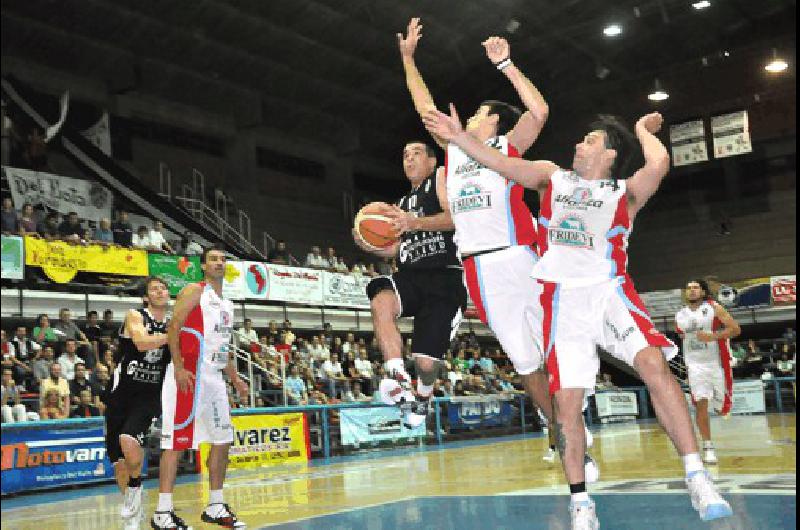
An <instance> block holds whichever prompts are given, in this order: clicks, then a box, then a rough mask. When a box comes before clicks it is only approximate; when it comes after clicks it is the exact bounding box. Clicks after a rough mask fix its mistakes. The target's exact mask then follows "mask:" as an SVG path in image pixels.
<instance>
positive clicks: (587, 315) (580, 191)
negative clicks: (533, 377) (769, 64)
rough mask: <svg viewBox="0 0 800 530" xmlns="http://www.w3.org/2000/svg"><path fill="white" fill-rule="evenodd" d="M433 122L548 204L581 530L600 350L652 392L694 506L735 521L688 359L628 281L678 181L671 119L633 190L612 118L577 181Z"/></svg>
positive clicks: (543, 238)
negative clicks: (631, 243)
mask: <svg viewBox="0 0 800 530" xmlns="http://www.w3.org/2000/svg"><path fill="white" fill-rule="evenodd" d="M450 109H451V111H450V115H449V116H448V115H447V114H444V113H442V112H440V111H437V110H432V111H430V112H429V113H428V114H427V115H426V117H425V123H426V126H427V127H428V130H429V131H430V132H431V133H433V134H435V135H437V136H439V137H440V138H444V139H446V140H447V141H450V142H453V143H455V144H456V145H458V146H459V147H460V148H461V149H463V150H464V151H465V152H466V153H467V154H469V155H470V156H472V157H473V158H474V159H475V160H477V161H478V162H480V163H481V164H484V165H486V166H488V167H491V168H492V169H494V170H496V171H498V172H499V173H500V174H502V175H505V176H507V177H508V178H509V179H512V180H514V181H516V182H519V183H521V184H523V185H525V186H526V187H531V188H535V189H538V190H539V191H540V197H542V199H541V213H540V215H541V218H540V221H539V225H540V236H539V243H540V247H541V250H542V252H543V254H542V258H541V259H540V260H539V261H538V262H537V263H536V265H535V266H534V267H533V276H534V277H535V278H538V279H539V280H541V281H542V282H543V283H544V292H543V295H542V301H543V304H542V305H543V306H544V311H545V320H544V342H545V345H546V355H547V367H548V372H549V377H550V391H551V393H552V394H553V413H554V416H555V420H554V424H553V428H554V429H556V431H557V439H558V449H559V452H560V453H561V455H562V462H563V464H564V472H565V475H566V478H567V481H568V482H569V486H570V492H571V494H572V498H571V503H570V512H571V518H572V527H573V528H581V529H584V528H586V529H594V528H598V526H599V523H598V521H597V516H596V515H595V508H594V502H592V501H591V499H590V498H589V496H588V494H587V492H586V484H585V477H584V467H583V465H582V464H583V455H584V451H585V436H584V429H583V421H582V417H581V408H582V402H583V400H584V395H585V394H586V393H587V392H592V391H593V390H594V383H595V377H596V375H597V371H598V369H599V365H600V363H599V358H598V355H597V346H600V347H602V348H603V349H605V350H606V351H609V352H612V355H614V356H615V357H617V358H619V359H620V360H622V361H624V362H626V363H628V364H629V365H630V366H632V367H634V368H635V369H636V371H637V372H638V373H639V376H640V377H641V378H642V380H643V381H644V383H645V384H646V385H647V388H648V390H649V392H650V396H651V399H652V402H653V406H654V408H655V411H656V415H657V416H658V419H659V421H660V423H661V425H662V426H663V427H664V429H665V431H666V432H667V435H668V436H669V437H670V438H671V440H672V442H673V444H674V445H675V447H676V448H677V450H678V453H679V454H680V455H681V456H682V458H683V462H684V467H685V469H686V484H687V487H688V489H689V492H690V495H691V501H692V505H693V506H694V508H695V509H696V510H698V512H699V513H700V516H701V518H702V519H703V520H711V519H717V518H720V517H727V516H729V515H731V513H732V512H731V508H730V506H729V505H728V503H727V502H726V501H725V500H724V499H723V498H722V496H720V494H719V493H718V492H717V490H716V487H715V486H714V484H713V481H712V479H711V476H710V475H709V474H708V472H707V471H706V470H705V469H704V467H703V462H702V460H701V459H700V454H699V453H698V448H697V440H696V438H695V434H694V431H693V427H692V421H691V418H690V417H689V411H688V408H687V405H686V401H685V399H684V397H683V392H682V391H681V388H680V386H679V385H678V382H677V381H676V379H675V377H674V376H673V375H672V373H671V372H670V370H669V367H668V365H667V362H666V358H670V357H672V356H674V355H675V354H676V353H677V348H676V347H675V345H674V344H672V342H670V341H669V340H668V339H667V338H666V337H665V336H664V335H662V334H661V333H659V332H658V330H657V329H656V328H655V326H654V325H653V323H652V321H651V320H650V317H649V316H648V314H647V311H646V309H645V308H644V305H643V304H642V303H641V300H640V299H639V296H638V295H637V293H636V291H635V289H634V286H633V282H632V281H631V279H630V277H629V276H628V274H627V272H626V267H627V245H628V237H629V235H630V231H631V227H632V221H633V218H634V217H635V215H636V214H637V213H638V211H639V210H640V209H641V208H642V207H643V206H644V204H645V203H646V202H647V200H648V199H649V198H650V197H651V196H652V195H653V194H654V193H655V192H656V190H657V189H658V187H659V185H660V183H661V180H662V179H663V178H664V176H665V175H666V174H667V171H668V170H669V155H668V153H667V150H666V148H665V147H664V146H663V145H662V143H661V142H660V141H659V140H658V138H656V136H655V133H657V132H658V131H659V129H660V128H661V124H662V122H663V119H662V117H661V115H660V114H658V113H652V114H648V115H646V116H644V117H642V118H641V119H639V121H638V122H637V123H636V127H635V133H636V137H637V138H638V140H639V142H640V144H641V149H642V151H643V152H644V159H645V164H644V166H643V167H642V168H640V169H639V170H638V171H636V172H635V173H634V174H633V176H631V177H630V178H629V179H627V180H617V179H616V178H612V177H616V176H618V175H624V174H625V173H624V170H625V166H626V162H627V160H628V155H629V153H628V152H626V151H628V150H631V149H632V148H633V147H634V141H633V137H632V135H631V133H630V132H629V131H627V129H625V127H624V126H622V125H621V124H620V123H619V121H618V120H615V119H613V118H612V117H609V116H604V117H601V119H600V120H598V122H597V123H594V124H592V126H591V128H590V132H589V133H588V134H587V135H586V136H585V137H584V139H583V141H582V142H580V143H579V144H577V145H576V146H575V156H574V159H573V169H572V170H563V169H561V168H559V167H558V166H557V165H556V164H554V163H553V162H550V161H541V160H540V161H528V160H522V159H519V158H513V157H508V156H503V154H501V153H499V152H498V151H497V149H493V148H492V147H490V146H488V145H486V144H484V143H482V142H480V141H479V140H477V139H476V138H475V137H474V135H471V134H469V133H468V132H465V131H464V130H463V128H462V126H461V123H460V120H459V118H458V115H457V113H456V110H455V107H453V106H452V105H451V106H450Z"/></svg>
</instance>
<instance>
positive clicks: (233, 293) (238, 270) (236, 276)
mask: <svg viewBox="0 0 800 530" xmlns="http://www.w3.org/2000/svg"><path fill="white" fill-rule="evenodd" d="M222 296H224V297H225V298H228V299H230V300H243V299H244V298H245V296H244V275H243V274H242V263H241V262H238V261H228V262H227V263H226V264H225V277H224V278H223V280H222Z"/></svg>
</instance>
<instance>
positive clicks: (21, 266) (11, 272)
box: [0, 236, 25, 280]
mask: <svg viewBox="0 0 800 530" xmlns="http://www.w3.org/2000/svg"><path fill="white" fill-rule="evenodd" d="M2 247H3V252H2V257H3V260H2V269H0V270H1V271H2V272H0V277H2V278H3V279H4V280H22V279H23V278H24V277H25V254H24V249H25V247H24V246H23V243H22V238H21V237H20V236H3V238H2Z"/></svg>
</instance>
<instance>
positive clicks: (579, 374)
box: [542, 276, 678, 394]
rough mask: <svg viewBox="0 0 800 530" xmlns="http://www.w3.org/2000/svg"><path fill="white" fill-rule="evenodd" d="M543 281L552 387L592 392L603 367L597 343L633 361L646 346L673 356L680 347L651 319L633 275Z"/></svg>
mask: <svg viewBox="0 0 800 530" xmlns="http://www.w3.org/2000/svg"><path fill="white" fill-rule="evenodd" d="M543 283H544V292H543V293H542V307H543V308H544V344H545V348H546V349H545V351H546V357H547V371H548V375H549V378H550V393H551V394H552V393H554V392H556V391H557V390H560V389H562V388H585V389H587V390H589V393H590V394H591V393H594V385H595V378H596V376H597V372H598V370H599V369H600V357H599V356H598V353H597V347H598V346H599V347H601V348H603V349H604V350H605V351H607V352H608V353H610V354H611V355H613V356H614V357H616V358H617V359H619V360H621V361H623V362H625V363H627V364H628V365H629V366H631V367H632V366H633V365H634V364H633V361H634V359H635V358H636V355H637V354H638V353H639V352H640V351H642V350H643V349H645V348H647V347H648V346H656V347H658V348H661V350H662V352H663V353H664V357H666V358H667V359H671V358H672V357H674V356H675V355H676V354H677V353H678V348H677V346H675V344H673V343H672V341H670V340H669V339H668V338H667V337H665V336H664V335H663V334H662V333H661V332H659V331H658V330H657V329H656V328H655V326H654V325H653V321H652V320H651V319H650V315H648V313H647V310H646V309H645V307H644V304H643V303H642V301H641V299H640V298H639V295H638V294H637V293H636V290H635V288H634V286H633V282H632V281H631V279H630V278H629V277H622V276H621V277H618V278H614V279H611V280H609V281H608V282H604V283H601V284H595V285H588V286H584V287H571V288H570V287H564V286H562V285H559V284H556V283H550V282H543Z"/></svg>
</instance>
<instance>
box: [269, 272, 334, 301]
mask: <svg viewBox="0 0 800 530" xmlns="http://www.w3.org/2000/svg"><path fill="white" fill-rule="evenodd" d="M267 269H268V270H269V280H268V281H269V286H268V288H267V299H269V300H277V301H281V302H296V303H300V304H315V305H322V274H323V271H318V270H315V269H303V268H300V267H286V266H284V265H272V264H269V265H267Z"/></svg>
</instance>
